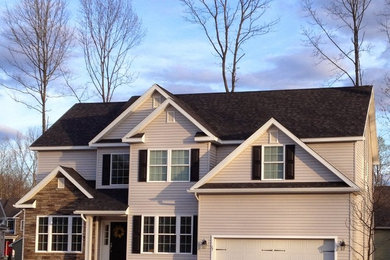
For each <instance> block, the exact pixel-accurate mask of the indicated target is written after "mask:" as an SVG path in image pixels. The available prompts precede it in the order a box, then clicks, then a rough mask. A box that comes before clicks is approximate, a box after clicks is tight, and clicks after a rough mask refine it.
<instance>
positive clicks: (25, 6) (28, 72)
mask: <svg viewBox="0 0 390 260" xmlns="http://www.w3.org/2000/svg"><path fill="white" fill-rule="evenodd" d="M65 8H66V6H65V1H62V0H22V1H21V2H20V3H19V4H16V5H15V6H14V7H13V8H12V9H9V8H7V10H6V11H5V14H4V17H3V21H4V24H5V27H6V30H5V31H4V33H3V37H4V38H5V40H6V46H5V48H6V49H7V51H8V57H6V60H7V64H3V65H2V66H1V68H2V70H3V71H4V73H5V74H6V75H7V76H8V77H9V78H11V79H12V83H10V84H4V83H3V84H2V85H3V86H5V87H7V88H8V89H11V90H13V91H14V93H16V95H14V99H15V100H16V101H18V102H21V103H23V104H24V105H26V106H27V107H28V108H30V109H33V110H36V111H38V112H39V113H40V114H41V115H42V133H43V132H45V131H46V129H47V114H46V113H47V111H48V108H47V100H48V99H49V90H52V91H53V92H52V93H55V91H54V90H55V88H54V86H53V82H54V81H55V80H56V79H58V78H59V77H61V75H62V74H63V73H62V72H61V71H60V68H61V66H63V65H64V62H65V60H66V58H67V54H68V51H69V47H70V44H71V39H72V31H71V30H70V29H69V28H68V27H67V22H68V16H67V13H66V10H65ZM19 94H21V95H19ZM22 97H23V98H22Z"/></svg>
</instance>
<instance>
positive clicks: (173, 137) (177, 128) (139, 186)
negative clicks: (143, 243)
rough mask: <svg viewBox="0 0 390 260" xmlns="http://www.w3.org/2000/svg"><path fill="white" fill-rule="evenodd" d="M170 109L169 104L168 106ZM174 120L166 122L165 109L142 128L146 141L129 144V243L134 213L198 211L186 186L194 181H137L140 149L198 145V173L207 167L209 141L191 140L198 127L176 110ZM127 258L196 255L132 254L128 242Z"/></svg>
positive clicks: (178, 213)
mask: <svg viewBox="0 0 390 260" xmlns="http://www.w3.org/2000/svg"><path fill="white" fill-rule="evenodd" d="M168 109H170V110H172V108H168ZM175 115H176V123H166V114H165V112H163V113H161V114H160V115H159V116H158V117H157V118H155V119H154V120H153V121H152V122H151V123H150V124H149V125H148V126H146V127H145V129H143V130H142V132H143V133H145V138H146V141H145V143H142V144H132V145H131V147H130V151H131V152H130V158H131V163H130V180H129V182H130V184H129V206H130V212H131V214H130V215H129V218H128V232H129V233H128V239H129V241H128V245H131V244H132V236H131V234H132V224H131V223H132V217H133V215H147V216H180V215H182V216H192V215H197V214H198V203H197V200H196V198H195V197H194V195H193V194H190V193H188V192H187V190H188V189H189V188H190V187H191V186H192V185H194V184H195V182H138V157H139V150H142V149H170V148H172V149H180V148H182V149H194V148H198V149H199V175H200V176H199V177H200V178H202V177H203V176H204V175H205V174H206V173H207V172H208V171H209V160H210V154H209V153H210V146H209V144H208V143H196V142H194V136H195V134H196V132H198V131H199V129H198V128H197V127H196V126H195V125H194V124H193V123H191V122H190V121H189V120H188V119H187V118H186V117H184V116H183V115H181V114H180V113H179V112H178V111H176V112H175ZM128 257H129V259H175V260H180V259H196V256H192V255H188V254H166V253H164V254H132V253H131V246H129V255H128Z"/></svg>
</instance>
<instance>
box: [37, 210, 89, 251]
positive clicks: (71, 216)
mask: <svg viewBox="0 0 390 260" xmlns="http://www.w3.org/2000/svg"><path fill="white" fill-rule="evenodd" d="M53 217H61V218H63V217H67V218H68V250H67V251H52V250H51V242H52V236H53V232H52V227H53V225H52V222H53ZM76 217H78V218H81V216H79V215H38V216H37V217H36V222H35V223H36V227H35V252H36V253H54V254H56V253H78V254H81V253H82V252H83V241H84V239H83V236H84V234H83V231H84V221H81V250H80V251H72V234H73V233H72V226H73V218H76ZM39 218H48V222H47V225H48V227H47V250H46V251H45V250H38V230H39ZM69 219H72V221H71V222H70V221H69ZM45 234H46V233H45ZM76 234H78V233H76Z"/></svg>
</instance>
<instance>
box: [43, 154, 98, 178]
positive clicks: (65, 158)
mask: <svg viewBox="0 0 390 260" xmlns="http://www.w3.org/2000/svg"><path fill="white" fill-rule="evenodd" d="M58 165H62V166H66V167H71V168H73V169H75V170H76V171H78V172H79V173H80V174H81V176H83V177H84V178H85V179H87V180H95V178H96V150H74V151H72V150H70V151H39V152H38V169H37V181H38V182H39V181H40V180H42V179H43V178H44V177H46V175H48V174H49V173H50V172H51V171H52V170H53V169H54V168H55V167H57V166H58Z"/></svg>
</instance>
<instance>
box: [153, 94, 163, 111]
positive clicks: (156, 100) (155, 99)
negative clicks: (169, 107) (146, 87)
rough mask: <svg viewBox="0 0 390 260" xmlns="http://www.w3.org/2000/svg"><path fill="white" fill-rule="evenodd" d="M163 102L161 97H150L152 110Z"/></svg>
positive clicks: (156, 95)
mask: <svg viewBox="0 0 390 260" xmlns="http://www.w3.org/2000/svg"><path fill="white" fill-rule="evenodd" d="M162 102H163V96H161V95H158V94H155V95H153V96H152V106H153V108H156V107H158V106H159V105H161V104H162Z"/></svg>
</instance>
